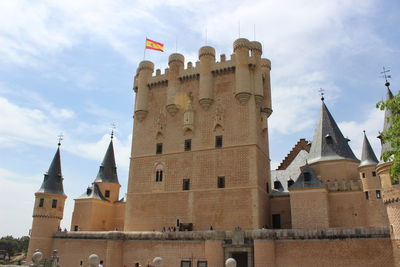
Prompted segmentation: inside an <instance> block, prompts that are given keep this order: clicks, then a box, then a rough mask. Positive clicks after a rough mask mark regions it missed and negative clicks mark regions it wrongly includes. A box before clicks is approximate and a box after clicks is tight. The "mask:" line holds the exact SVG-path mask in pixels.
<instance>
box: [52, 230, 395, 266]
mask: <svg viewBox="0 0 400 267" xmlns="http://www.w3.org/2000/svg"><path fill="white" fill-rule="evenodd" d="M238 233H239V236H241V235H242V236H243V238H244V239H243V240H242V241H244V242H242V243H240V240H239V241H238V238H237V236H238V235H237V234H238ZM389 236H390V235H389V230H388V229H387V228H370V229H366V228H364V229H363V228H352V229H324V230H309V229H305V230H292V229H285V230H255V231H241V230H238V231H203V232H165V233H162V232H118V231H113V232H69V233H56V234H55V236H54V243H53V244H54V245H53V248H54V249H57V250H58V252H59V257H60V264H61V266H87V257H88V256H89V255H90V254H92V253H96V254H97V255H99V257H100V259H102V260H104V263H105V266H107V267H124V265H126V266H133V264H134V263H135V262H140V264H142V265H143V266H145V265H146V264H147V263H151V261H152V259H153V258H154V257H157V256H159V257H162V258H163V260H164V266H168V267H174V266H176V267H179V266H181V265H180V264H181V261H182V260H188V261H190V260H191V259H193V265H192V266H197V261H207V262H208V266H210V267H223V266H224V265H223V264H224V260H225V259H226V258H227V257H230V256H231V254H229V251H231V252H232V251H240V250H241V249H243V248H246V247H247V248H249V247H251V248H250V250H247V251H252V252H251V254H252V255H251V257H250V258H251V262H252V263H251V265H250V266H254V267H265V266H267V267H269V266H271V267H281V266H388V267H391V266H393V256H392V248H391V240H390V237H389ZM239 239H240V238H239ZM81 261H82V264H81ZM316 264H317V265H316ZM250 266H249V267H250Z"/></svg>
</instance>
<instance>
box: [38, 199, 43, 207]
mask: <svg viewBox="0 0 400 267" xmlns="http://www.w3.org/2000/svg"><path fill="white" fill-rule="evenodd" d="M43 204H44V198H41V199H39V207H43Z"/></svg>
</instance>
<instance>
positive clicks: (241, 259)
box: [232, 252, 248, 267]
mask: <svg viewBox="0 0 400 267" xmlns="http://www.w3.org/2000/svg"><path fill="white" fill-rule="evenodd" d="M232 258H234V259H235V260H236V262H237V265H236V267H248V265H247V252H233V253H232Z"/></svg>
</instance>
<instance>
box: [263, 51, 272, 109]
mask: <svg viewBox="0 0 400 267" xmlns="http://www.w3.org/2000/svg"><path fill="white" fill-rule="evenodd" d="M261 71H262V75H263V95H264V102H263V108H264V111H265V112H267V115H268V116H269V115H271V113H272V103H271V102H272V101H271V61H270V60H269V59H266V58H262V59H261Z"/></svg>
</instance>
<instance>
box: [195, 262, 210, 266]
mask: <svg viewBox="0 0 400 267" xmlns="http://www.w3.org/2000/svg"><path fill="white" fill-rule="evenodd" d="M207 266H208V265H207V262H206V261H198V262H197V267H207Z"/></svg>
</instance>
